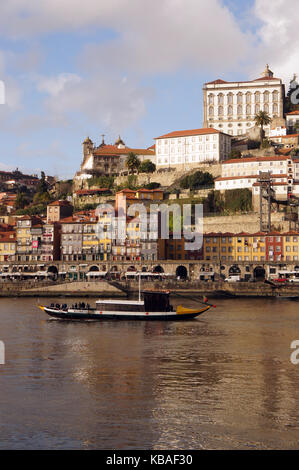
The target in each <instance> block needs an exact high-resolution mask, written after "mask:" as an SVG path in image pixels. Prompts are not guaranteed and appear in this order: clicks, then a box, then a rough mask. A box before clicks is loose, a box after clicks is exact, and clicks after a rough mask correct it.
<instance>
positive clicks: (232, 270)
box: [228, 264, 241, 275]
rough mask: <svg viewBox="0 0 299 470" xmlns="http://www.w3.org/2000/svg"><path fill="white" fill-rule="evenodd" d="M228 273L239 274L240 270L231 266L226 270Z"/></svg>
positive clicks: (235, 265) (236, 266)
mask: <svg viewBox="0 0 299 470" xmlns="http://www.w3.org/2000/svg"><path fill="white" fill-rule="evenodd" d="M228 273H229V274H230V275H231V274H241V269H240V268H239V266H238V265H237V264H234V265H233V266H231V267H230V268H229V270H228Z"/></svg>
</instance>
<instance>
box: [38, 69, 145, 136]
mask: <svg viewBox="0 0 299 470" xmlns="http://www.w3.org/2000/svg"><path fill="white" fill-rule="evenodd" d="M52 83H53V84H54V83H56V84H58V85H57V86H56V87H54V86H53V87H52V85H51V86H48V87H44V89H46V88H47V89H48V92H49V94H50V96H48V98H47V99H46V100H45V102H44V104H45V107H46V109H47V111H48V115H49V116H57V117H58V118H60V119H63V117H64V119H65V122H66V123H67V122H70V120H71V121H72V120H75V119H76V117H77V118H78V119H81V122H82V125H83V122H88V121H90V122H96V123H98V124H99V125H100V124H101V125H102V126H104V127H105V128H109V129H110V130H113V131H114V132H121V131H122V130H124V129H125V128H127V127H129V126H130V125H132V124H134V123H135V122H136V121H137V120H138V119H140V118H141V117H142V116H144V114H145V112H146V104H145V99H146V97H148V96H150V90H149V89H146V88H144V87H141V86H139V85H138V84H137V83H136V82H135V81H131V80H128V79H126V80H125V81H124V80H123V79H121V78H118V77H110V76H107V75H104V74H101V75H98V74H95V75H92V76H90V77H85V78H84V79H83V78H80V80H79V79H75V80H66V81H63V87H59V84H60V83H61V82H60V80H59V77H56V79H52V80H51V84H52Z"/></svg>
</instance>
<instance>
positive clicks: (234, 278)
mask: <svg viewBox="0 0 299 470" xmlns="http://www.w3.org/2000/svg"><path fill="white" fill-rule="evenodd" d="M224 280H225V282H239V281H241V277H240V276H233V275H232V276H228V277H226V278H225V279H224Z"/></svg>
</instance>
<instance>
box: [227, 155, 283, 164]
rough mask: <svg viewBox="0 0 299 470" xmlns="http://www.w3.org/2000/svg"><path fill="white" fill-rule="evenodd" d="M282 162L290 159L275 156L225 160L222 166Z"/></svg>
mask: <svg viewBox="0 0 299 470" xmlns="http://www.w3.org/2000/svg"><path fill="white" fill-rule="evenodd" d="M280 160H282V161H283V160H289V159H288V157H285V156H279V155H275V156H274V155H273V156H272V157H246V158H232V159H231V160H225V162H222V165H227V164H231V163H244V162H245V163H248V162H272V161H280Z"/></svg>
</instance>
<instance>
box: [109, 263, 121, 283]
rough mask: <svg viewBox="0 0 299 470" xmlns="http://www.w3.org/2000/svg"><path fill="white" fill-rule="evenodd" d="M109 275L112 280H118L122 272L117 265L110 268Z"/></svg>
mask: <svg viewBox="0 0 299 470" xmlns="http://www.w3.org/2000/svg"><path fill="white" fill-rule="evenodd" d="M108 277H109V278H110V279H112V280H116V279H119V278H120V272H119V270H118V267H117V266H111V269H110V270H109V273H108Z"/></svg>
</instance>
